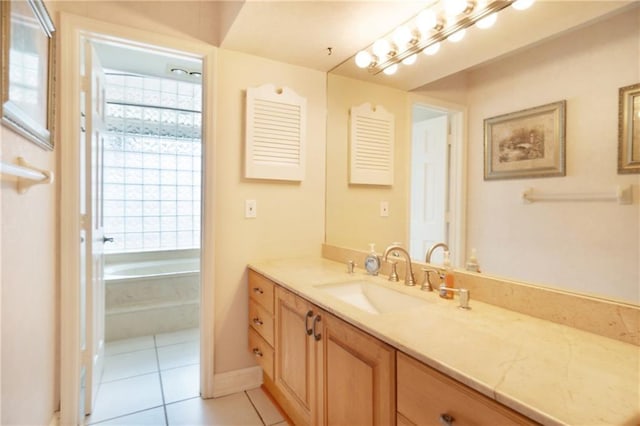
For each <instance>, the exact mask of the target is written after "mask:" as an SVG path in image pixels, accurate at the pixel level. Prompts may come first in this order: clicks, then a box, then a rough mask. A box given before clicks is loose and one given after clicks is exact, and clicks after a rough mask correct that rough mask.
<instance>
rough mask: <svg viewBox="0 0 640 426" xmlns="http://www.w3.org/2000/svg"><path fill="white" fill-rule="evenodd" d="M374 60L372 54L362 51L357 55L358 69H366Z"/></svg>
mask: <svg viewBox="0 0 640 426" xmlns="http://www.w3.org/2000/svg"><path fill="white" fill-rule="evenodd" d="M372 60H373V58H372V57H371V53H369V52H367V51H366V50H361V51H359V52H358V53H357V54H356V65H357V66H358V68H366V67H368V66H369V65H371V61H372Z"/></svg>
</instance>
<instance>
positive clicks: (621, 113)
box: [618, 83, 640, 174]
mask: <svg viewBox="0 0 640 426" xmlns="http://www.w3.org/2000/svg"><path fill="white" fill-rule="evenodd" d="M618 103H619V106H618V174H627V173H640V83H638V84H633V85H631V86H625V87H621V88H620V89H619V94H618Z"/></svg>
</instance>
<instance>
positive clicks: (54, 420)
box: [49, 411, 60, 426]
mask: <svg viewBox="0 0 640 426" xmlns="http://www.w3.org/2000/svg"><path fill="white" fill-rule="evenodd" d="M49 426H60V411H56V412H55V413H53V417H51V421H50V422H49Z"/></svg>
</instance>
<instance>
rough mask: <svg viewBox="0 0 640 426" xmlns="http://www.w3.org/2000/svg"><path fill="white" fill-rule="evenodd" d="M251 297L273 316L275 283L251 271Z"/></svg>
mask: <svg viewBox="0 0 640 426" xmlns="http://www.w3.org/2000/svg"><path fill="white" fill-rule="evenodd" d="M248 282H249V297H250V298H251V299H253V300H255V301H256V302H258V303H259V304H260V305H262V306H263V307H264V308H265V309H266V310H267V312H269V313H270V314H272V315H273V292H274V288H273V285H274V284H273V281H271V280H269V279H268V278H265V277H263V276H262V275H260V274H259V273H257V272H255V271H252V270H251V269H249V280H248Z"/></svg>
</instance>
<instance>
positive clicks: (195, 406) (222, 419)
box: [167, 392, 262, 426]
mask: <svg viewBox="0 0 640 426" xmlns="http://www.w3.org/2000/svg"><path fill="white" fill-rule="evenodd" d="M167 418H168V420H169V426H176V425H189V426H198V425H207V426H221V425H229V426H262V421H261V420H260V417H258V413H256V410H254V408H253V406H252V405H251V402H250V401H249V398H247V396H246V395H245V394H244V392H240V393H236V394H233V395H229V396H225V397H222V398H216V399H200V398H194V399H189V400H186V401H182V402H176V403H174V404H169V405H167Z"/></svg>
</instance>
